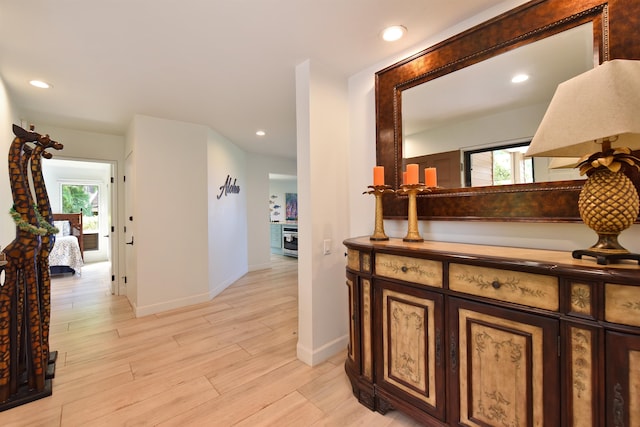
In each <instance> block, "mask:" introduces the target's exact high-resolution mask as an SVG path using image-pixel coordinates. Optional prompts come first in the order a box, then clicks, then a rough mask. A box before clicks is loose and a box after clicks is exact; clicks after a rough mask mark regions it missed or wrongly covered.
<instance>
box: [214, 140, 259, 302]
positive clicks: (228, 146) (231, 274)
mask: <svg viewBox="0 0 640 427" xmlns="http://www.w3.org/2000/svg"><path fill="white" fill-rule="evenodd" d="M227 177H229V178H230V181H231V183H233V184H234V185H235V186H236V187H239V192H238V193H233V192H226V191H224V188H225V183H226V181H227ZM207 183H208V190H207V194H208V195H207V200H208V247H209V256H208V265H209V280H208V288H209V298H213V297H214V296H216V295H218V294H219V293H220V292H222V291H223V290H225V289H226V288H227V287H228V286H229V285H231V284H232V283H233V282H235V281H236V280H237V279H239V278H240V277H242V276H243V275H244V274H245V273H246V272H247V197H248V196H247V190H248V187H249V183H248V182H247V178H246V158H245V153H244V151H242V150H241V149H239V148H238V147H237V146H235V145H234V144H233V143H231V142H230V141H229V140H227V139H226V138H224V137H223V136H221V135H220V134H218V133H217V132H214V131H213V130H209V132H208V136H207Z"/></svg>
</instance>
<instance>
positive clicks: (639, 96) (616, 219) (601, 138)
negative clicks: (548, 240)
mask: <svg viewBox="0 0 640 427" xmlns="http://www.w3.org/2000/svg"><path fill="white" fill-rule="evenodd" d="M612 144H615V147H616V148H612ZM638 149H640V61H634V60H623V59H616V60H612V61H606V62H604V63H603V64H602V65H599V66H597V67H595V68H593V69H592V70H589V71H587V72H585V73H583V74H580V75H578V76H576V77H574V78H572V79H570V80H568V81H566V82H564V83H561V84H559V85H558V88H557V89H556V92H555V94H554V95H553V98H552V100H551V103H550V104H549V107H548V109H547V111H546V113H545V115H544V117H543V118H542V121H541V123H540V126H539V127H538V130H537V131H536V133H535V135H534V137H533V139H532V141H531V145H530V146H529V149H528V150H527V154H526V155H527V156H534V157H573V158H576V157H579V158H580V160H579V161H578V164H577V166H576V167H578V168H580V173H581V174H582V175H584V174H586V175H587V181H586V182H585V184H584V185H583V187H582V190H581V192H580V196H579V199H578V209H579V211H580V217H581V218H582V220H583V222H584V223H585V224H586V225H588V226H589V227H590V228H591V229H593V230H594V231H595V232H596V233H597V234H598V241H597V242H596V244H594V245H593V246H592V247H590V248H588V249H580V250H575V251H573V253H572V255H573V257H574V258H577V259H580V258H582V256H583V255H586V256H592V257H595V258H596V260H597V263H598V264H607V263H608V262H609V261H616V260H622V259H632V260H637V261H638V262H639V263H640V254H632V253H630V252H629V251H628V250H627V249H625V248H623V247H622V246H621V245H620V243H618V235H619V234H620V232H622V231H623V230H625V229H627V228H629V227H630V226H631V225H632V224H633V223H634V221H636V219H637V218H638V210H639V202H638V200H639V199H638V192H637V190H636V187H635V185H634V183H633V182H632V181H631V180H630V179H629V178H628V176H627V174H631V172H632V170H633V169H636V171H635V173H636V176H637V169H640V159H638V158H636V157H634V156H633V155H632V153H631V150H638ZM625 172H626V173H625Z"/></svg>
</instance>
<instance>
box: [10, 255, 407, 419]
mask: <svg viewBox="0 0 640 427" xmlns="http://www.w3.org/2000/svg"><path fill="white" fill-rule="evenodd" d="M108 268H109V266H108V264H106V263H98V264H87V265H85V267H83V269H82V275H81V276H64V277H56V278H54V279H53V281H52V307H53V310H52V316H51V317H52V321H51V340H50V343H51V348H52V350H57V351H58V361H57V364H56V376H55V379H54V381H53V395H52V396H51V397H48V398H45V399H41V400H39V401H35V402H33V403H30V404H28V405H24V406H21V407H17V408H14V409H11V410H8V411H5V412H0V425H2V426H20V427H24V426H47V427H48V426H65V427H66V426H121V425H140V426H151V425H153V426H155V425H162V426H232V425H233V426H271V425H277V426H341V427H342V426H351V425H363V426H413V425H418V424H417V423H414V422H413V421H411V420H410V419H408V418H407V417H406V416H404V415H402V414H400V413H398V412H389V413H388V414H387V415H386V416H382V415H380V414H377V413H375V412H371V411H369V410H368V409H367V408H365V407H364V406H361V405H360V404H359V403H358V402H357V400H356V399H355V398H354V397H353V395H352V394H351V386H350V384H349V382H348V380H347V377H346V375H345V373H344V366H343V364H344V358H345V355H344V354H339V355H336V356H335V357H333V358H332V359H330V360H328V361H327V362H325V363H323V364H321V365H318V366H316V367H314V368H311V367H309V366H307V365H305V364H303V363H302V362H300V361H298V360H297V358H296V342H297V335H296V333H297V309H298V304H297V261H296V260H294V259H291V258H287V257H282V256H274V257H273V268H271V269H267V270H260V271H255V272H250V273H248V274H247V275H245V276H244V277H242V278H241V279H240V280H238V281H237V282H235V283H234V284H233V285H231V286H230V287H229V288H228V289H226V290H225V291H224V292H223V293H221V294H220V295H219V296H217V297H216V298H215V299H214V300H212V301H210V302H207V303H204V304H199V305H194V306H190V307H187V308H183V309H179V310H174V311H170V312H165V313H161V314H157V315H151V316H146V317H143V318H139V319H136V318H135V317H134V316H133V312H132V309H131V307H130V306H129V303H128V301H127V299H126V298H125V297H123V296H112V295H110V294H109V282H108V279H109V274H108Z"/></svg>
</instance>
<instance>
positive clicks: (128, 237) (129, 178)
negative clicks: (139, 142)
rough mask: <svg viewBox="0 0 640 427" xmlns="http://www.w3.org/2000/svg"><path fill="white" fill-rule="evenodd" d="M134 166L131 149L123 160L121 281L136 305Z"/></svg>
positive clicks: (126, 292)
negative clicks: (123, 259)
mask: <svg viewBox="0 0 640 427" xmlns="http://www.w3.org/2000/svg"><path fill="white" fill-rule="evenodd" d="M134 182H135V166H134V153H133V151H132V152H131V153H130V154H129V155H128V156H127V158H126V159H125V162H124V213H125V215H124V224H123V227H124V242H125V245H124V247H125V249H124V251H125V271H124V275H123V280H122V281H121V283H122V284H123V285H124V287H125V289H124V292H121V294H126V295H127V297H128V298H129V301H131V303H132V304H134V306H135V305H137V303H138V301H137V299H138V298H137V289H136V248H135V236H134V235H135V222H134V219H135V215H134V212H135V206H134V200H135V196H134V192H135V186H134V185H133V184H134Z"/></svg>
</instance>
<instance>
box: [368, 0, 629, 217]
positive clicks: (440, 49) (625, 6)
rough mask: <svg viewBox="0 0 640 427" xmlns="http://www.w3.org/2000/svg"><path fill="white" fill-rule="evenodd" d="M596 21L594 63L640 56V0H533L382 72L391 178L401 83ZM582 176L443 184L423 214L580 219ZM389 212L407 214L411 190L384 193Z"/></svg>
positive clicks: (421, 207)
mask: <svg viewBox="0 0 640 427" xmlns="http://www.w3.org/2000/svg"><path fill="white" fill-rule="evenodd" d="M588 22H592V24H593V42H594V43H593V46H594V64H597V63H598V62H602V61H606V60H609V59H618V58H627V59H640V43H638V42H637V41H636V40H634V39H635V38H636V35H637V31H638V28H640V0H609V1H605V2H603V1H602V0H533V1H530V2H528V3H525V4H524V5H521V6H519V7H517V8H515V9H513V10H511V11H509V12H506V13H504V14H502V15H499V16H497V17H495V18H493V19H491V20H489V21H487V22H484V23H482V24H480V25H478V26H476V27H473V28H471V29H469V30H467V31H465V32H463V33H460V34H458V35H456V36H454V37H451V38H450V39H447V40H445V41H443V42H441V43H439V44H437V45H435V46H432V47H430V48H427V49H425V50H423V51H421V52H419V53H417V54H415V55H413V56H411V57H409V58H406V59H404V60H402V61H400V62H398V63H396V64H394V65H392V66H390V67H387V68H385V69H383V70H381V71H379V72H377V73H376V135H377V140H376V158H377V164H378V165H381V166H384V167H385V182H386V183H387V184H390V185H391V186H392V187H393V188H398V187H399V184H400V183H401V182H402V157H403V156H402V108H401V106H402V102H401V100H402V91H403V90H405V89H409V88H411V87H413V86H416V85H419V84H421V83H425V82H428V81H429V80H432V79H436V78H438V77H441V76H443V75H445V74H448V73H451V72H454V71H456V70H459V69H461V68H464V67H467V66H469V65H472V64H475V63H477V62H480V61H484V60H485V59H488V58H491V57H493V56H496V55H499V54H501V53H504V52H507V51H509V50H511V49H515V48H517V47H519V46H522V45H525V44H528V43H531V42H534V41H537V40H540V39H543V38H546V37H549V36H551V35H553V34H557V33H559V32H562V31H565V30H567V29H570V28H573V27H576V26H578V25H582V24H585V23H588ZM581 188H582V181H557V182H546V183H535V184H515V185H505V186H493V187H474V188H457V189H448V190H445V189H437V190H435V191H433V192H432V193H428V194H425V195H421V196H419V197H418V200H417V208H418V218H419V219H441V220H483V221H486V220H489V221H491V220H493V221H531V222H534V221H535V222H579V221H581V219H580V215H579V213H578V195H579V192H580V189H581ZM383 206H384V217H385V218H389V219H405V218H406V217H407V198H406V197H385V198H384V205H383Z"/></svg>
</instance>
